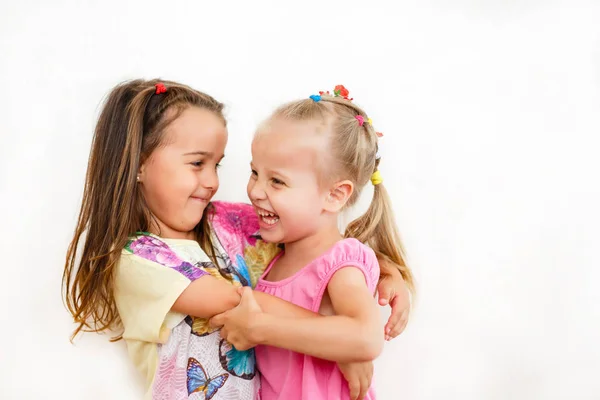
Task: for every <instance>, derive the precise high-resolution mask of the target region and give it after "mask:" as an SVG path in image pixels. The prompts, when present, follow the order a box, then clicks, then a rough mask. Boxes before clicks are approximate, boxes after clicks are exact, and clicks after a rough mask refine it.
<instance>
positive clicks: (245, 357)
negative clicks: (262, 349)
mask: <svg viewBox="0 0 600 400" xmlns="http://www.w3.org/2000/svg"><path fill="white" fill-rule="evenodd" d="M219 360H220V361H221V366H222V367H223V369H224V370H226V371H227V372H229V373H230V374H231V375H234V376H237V377H238V378H242V379H246V380H251V379H252V378H254V375H256V356H255V355H254V349H250V350H245V351H239V350H238V349H236V348H235V347H233V346H232V345H231V344H230V343H228V342H227V341H226V340H223V339H221V341H220V342H219Z"/></svg>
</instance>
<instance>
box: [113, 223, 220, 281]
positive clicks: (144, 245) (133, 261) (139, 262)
mask: <svg viewBox="0 0 600 400" xmlns="http://www.w3.org/2000/svg"><path fill="white" fill-rule="evenodd" d="M184 242H185V244H178V245H177V246H175V247H181V248H180V249H179V250H178V251H175V250H174V249H173V248H172V247H171V246H170V245H169V244H167V240H162V239H161V238H158V237H155V236H152V235H146V234H143V235H139V236H135V237H132V238H131V239H130V240H129V241H128V242H127V244H126V245H125V247H124V249H123V251H122V252H121V260H120V262H119V268H118V270H120V271H121V272H122V273H126V272H127V270H139V269H140V268H143V273H144V275H145V276H149V275H151V274H160V275H164V271H172V272H175V273H177V275H181V276H183V277H185V278H186V279H188V280H190V281H193V280H196V279H198V278H199V277H201V276H203V275H205V274H206V272H205V271H204V270H203V268H202V267H203V266H204V265H203V264H204V262H203V261H205V262H209V258H208V256H206V255H204V257H194V258H198V260H197V261H198V262H196V260H192V259H190V258H189V257H186V256H185V255H186V254H189V253H190V251H182V248H185V247H186V245H187V246H194V248H193V249H192V250H195V252H202V251H201V250H200V247H199V246H198V245H197V243H195V242H192V241H184ZM187 243H189V244H187ZM184 250H185V249H184ZM202 254H204V253H203V252H202ZM200 258H202V259H200ZM117 274H118V275H120V273H119V271H118V272H117Z"/></svg>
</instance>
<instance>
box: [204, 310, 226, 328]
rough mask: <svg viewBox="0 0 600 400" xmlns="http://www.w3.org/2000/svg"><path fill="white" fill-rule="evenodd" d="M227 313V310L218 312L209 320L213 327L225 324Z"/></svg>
mask: <svg viewBox="0 0 600 400" xmlns="http://www.w3.org/2000/svg"><path fill="white" fill-rule="evenodd" d="M225 314H227V312H224V313H221V314H217V315H215V316H214V317H212V318H211V319H210V320H208V323H209V325H210V326H212V327H213V328H220V327H222V326H223V325H225Z"/></svg>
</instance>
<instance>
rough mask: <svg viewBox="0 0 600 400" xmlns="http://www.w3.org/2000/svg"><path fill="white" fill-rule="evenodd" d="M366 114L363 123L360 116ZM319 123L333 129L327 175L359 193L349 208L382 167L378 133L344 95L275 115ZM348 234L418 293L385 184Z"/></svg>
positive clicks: (304, 102)
mask: <svg viewBox="0 0 600 400" xmlns="http://www.w3.org/2000/svg"><path fill="white" fill-rule="evenodd" d="M357 116H362V118H363V119H364V123H363V124H362V126H361V125H360V124H359V123H358V120H357V119H356V117H357ZM277 117H282V118H287V119H292V120H302V121H306V120H309V121H310V120H312V121H318V122H321V123H322V124H324V125H325V126H327V127H328V129H326V131H327V134H329V135H330V139H329V145H330V151H329V152H328V154H329V155H330V157H331V159H327V163H326V165H327V166H328V167H329V168H331V170H329V171H327V172H326V173H324V174H323V175H326V176H328V177H332V178H333V179H348V180H350V181H351V182H352V183H353V184H354V191H353V193H352V195H351V196H350V198H349V200H348V202H347V206H348V207H350V206H352V205H353V204H355V203H356V201H357V200H358V198H359V196H360V193H361V191H362V189H363V188H364V187H365V185H367V183H369V182H370V180H371V176H372V175H373V173H374V172H375V171H377V169H378V167H379V161H380V160H379V158H378V156H377V150H378V144H377V138H378V136H377V134H376V132H375V129H373V126H372V125H371V124H370V123H368V122H367V121H368V120H369V117H368V115H367V114H366V113H365V112H364V110H362V109H361V108H360V107H358V106H357V105H356V104H354V103H352V102H350V101H349V100H345V99H343V98H340V97H334V96H328V95H326V94H323V95H321V100H320V101H314V100H312V99H306V100H298V101H295V102H292V103H288V104H285V105H283V106H282V107H280V108H279V109H277V110H276V111H275V113H274V114H273V117H272V118H277ZM344 236H345V237H353V238H356V239H358V240H359V241H361V242H363V243H365V244H368V245H369V247H371V248H372V249H373V250H374V251H375V253H376V254H377V257H378V258H379V259H380V260H385V261H387V262H386V263H382V271H381V272H382V275H385V274H386V273H389V271H387V270H386V269H385V265H386V264H388V263H389V264H391V265H393V266H395V267H396V268H397V269H398V270H399V271H400V274H401V275H402V277H403V278H404V281H405V282H406V284H407V286H408V287H409V289H410V290H411V291H413V292H414V279H413V274H412V272H411V270H410V268H409V267H408V265H407V264H406V261H405V252H404V247H403V245H402V241H401V240H400V235H399V233H398V228H397V226H396V221H395V217H394V214H393V212H392V207H391V202H390V198H389V196H388V194H387V191H386V190H385V187H384V186H383V184H381V183H380V184H377V185H375V189H374V195H373V199H372V201H371V204H370V206H369V209H368V210H367V211H366V213H364V214H363V215H362V216H360V217H359V218H357V219H356V220H354V221H352V222H351V223H350V224H349V225H348V227H347V228H346V232H345V233H344Z"/></svg>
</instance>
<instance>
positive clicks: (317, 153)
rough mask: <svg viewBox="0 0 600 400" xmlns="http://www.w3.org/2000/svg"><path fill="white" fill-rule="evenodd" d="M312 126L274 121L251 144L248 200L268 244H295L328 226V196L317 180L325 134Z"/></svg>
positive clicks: (309, 124)
mask: <svg viewBox="0 0 600 400" xmlns="http://www.w3.org/2000/svg"><path fill="white" fill-rule="evenodd" d="M315 131H316V125H315V124H314V123H310V122H297V121H287V120H284V119H275V120H272V121H270V123H269V124H268V125H267V126H266V127H265V128H264V129H263V130H261V132H259V133H258V134H257V135H256V136H255V138H254V141H253V142H252V163H251V167H252V175H251V176H250V180H249V182H248V197H249V198H250V200H251V201H252V204H253V205H254V207H255V209H256V212H257V213H258V215H259V224H260V234H261V236H262V238H263V239H264V240H265V241H267V242H275V243H290V242H294V241H296V240H298V239H301V238H304V237H307V236H309V235H310V234H311V233H314V232H315V231H316V230H317V229H318V228H319V227H320V224H321V223H323V219H322V215H323V202H324V201H325V199H326V197H327V192H326V191H325V190H323V189H322V188H320V185H319V181H318V167H319V165H320V164H319V163H320V162H322V161H323V154H322V151H323V150H321V149H323V148H326V146H327V144H326V143H324V141H326V137H325V135H318V134H316V133H315Z"/></svg>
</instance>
